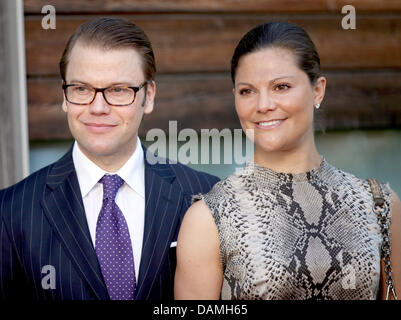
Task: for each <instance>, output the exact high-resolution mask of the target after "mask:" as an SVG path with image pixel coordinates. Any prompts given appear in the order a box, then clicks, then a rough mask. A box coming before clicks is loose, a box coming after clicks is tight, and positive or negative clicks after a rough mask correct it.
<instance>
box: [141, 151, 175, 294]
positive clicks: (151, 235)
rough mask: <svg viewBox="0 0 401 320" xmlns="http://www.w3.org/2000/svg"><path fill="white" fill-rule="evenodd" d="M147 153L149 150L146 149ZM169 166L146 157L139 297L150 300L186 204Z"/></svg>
mask: <svg viewBox="0 0 401 320" xmlns="http://www.w3.org/2000/svg"><path fill="white" fill-rule="evenodd" d="M145 154H146V150H145ZM174 180H175V174H174V172H173V171H172V169H171V168H170V166H169V165H160V164H155V165H151V164H149V163H148V162H147V160H146V157H145V230H144V239H143V246H142V257H141V263H140V269H139V279H138V287H137V291H136V299H138V300H146V299H147V298H148V295H149V293H150V290H151V288H152V286H153V283H154V281H155V280H156V276H157V275H158V274H159V271H160V268H161V267H162V264H163V262H164V261H165V257H166V255H167V253H168V250H169V248H170V243H171V241H172V240H173V237H174V234H175V232H176V225H177V220H178V219H179V216H180V215H179V213H180V211H181V206H182V203H183V201H182V200H183V194H182V192H181V190H180V189H179V188H178V187H177V186H176V185H175V184H174V183H173V182H174Z"/></svg>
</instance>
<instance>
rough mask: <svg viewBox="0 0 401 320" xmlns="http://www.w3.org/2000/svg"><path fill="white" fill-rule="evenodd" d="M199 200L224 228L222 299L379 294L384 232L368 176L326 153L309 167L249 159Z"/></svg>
mask: <svg viewBox="0 0 401 320" xmlns="http://www.w3.org/2000/svg"><path fill="white" fill-rule="evenodd" d="M381 186H382V189H383V192H384V194H385V201H386V202H387V204H388V205H389V204H390V202H391V199H390V198H391V190H390V187H389V186H388V184H382V185H381ZM199 199H203V200H204V201H205V202H206V204H207V205H208V206H209V208H210V210H211V212H212V214H213V217H214V220H215V223H216V225H217V229H218V232H219V239H220V258H221V262H222V266H223V272H224V280H223V286H222V293H221V298H222V299H286V300H288V299H341V300H345V299H376V298H377V294H378V289H379V279H380V245H381V241H382V238H381V233H380V229H379V225H378V222H377V217H376V215H375V214H374V213H373V212H372V204H373V202H372V195H371V192H370V188H369V184H368V182H367V181H366V180H362V179H359V178H357V177H355V176H354V175H352V174H349V173H346V172H343V171H341V170H339V169H337V168H335V167H333V166H332V165H330V164H329V163H327V162H326V160H324V159H323V161H322V162H321V164H320V166H319V167H318V168H316V169H313V170H311V171H309V172H306V173H302V174H286V173H276V172H274V171H272V170H270V169H268V168H264V167H261V166H259V165H257V164H256V163H254V162H248V163H247V164H246V166H245V167H244V168H243V169H242V170H241V171H240V172H238V173H236V174H233V175H231V176H229V177H228V178H226V179H225V180H222V181H220V182H219V183H217V184H216V185H215V186H214V187H213V189H212V190H211V191H210V192H209V193H207V194H205V195H197V196H195V197H194V198H193V200H194V201H196V200H199ZM389 217H391V213H390V215H389Z"/></svg>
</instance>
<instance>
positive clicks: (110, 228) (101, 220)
mask: <svg viewBox="0 0 401 320" xmlns="http://www.w3.org/2000/svg"><path fill="white" fill-rule="evenodd" d="M99 182H100V183H102V184H103V205H102V209H101V210H100V213H99V217H98V219H97V225H96V244H95V248H96V249H95V250H96V255H97V257H98V260H99V263H100V268H101V270H102V274H103V278H104V281H105V283H106V286H107V291H108V292H109V296H110V298H111V299H112V300H133V299H134V292H135V286H136V281H135V269H134V255H133V252H132V245H131V239H130V236H129V231H128V226H127V222H126V221H125V218H124V216H123V213H122V212H121V210H120V208H119V207H118V206H117V204H116V202H115V198H116V195H117V192H118V189H120V187H121V186H122V185H123V184H124V180H123V179H121V178H120V177H119V176H118V175H116V174H114V175H104V176H103V178H102V179H100V181H99Z"/></svg>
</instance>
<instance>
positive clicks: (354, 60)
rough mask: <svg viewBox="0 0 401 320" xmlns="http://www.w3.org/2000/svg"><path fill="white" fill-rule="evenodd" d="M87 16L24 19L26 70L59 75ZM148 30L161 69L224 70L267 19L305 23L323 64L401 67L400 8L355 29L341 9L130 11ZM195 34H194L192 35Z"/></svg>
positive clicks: (361, 22)
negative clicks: (346, 24)
mask: <svg viewBox="0 0 401 320" xmlns="http://www.w3.org/2000/svg"><path fill="white" fill-rule="evenodd" d="M90 18H92V16H90V17H89V16H87V17H78V18H76V17H58V19H57V29H56V30H51V29H48V30H44V29H42V27H41V20H40V17H27V18H26V20H25V32H26V54H27V70H28V71H27V72H28V75H30V76H31V75H58V74H59V70H58V62H59V59H60V57H61V54H62V51H63V50H64V47H65V44H66V42H67V40H68V38H69V37H70V35H71V34H72V33H73V32H74V30H75V29H76V28H77V27H78V26H79V25H80V24H81V23H83V22H84V21H86V20H89V19H90ZM127 18H129V19H130V20H132V21H134V22H135V23H137V24H138V25H139V26H140V27H142V28H143V30H145V32H146V33H147V34H148V36H149V38H150V40H151V42H152V44H153V48H154V52H155V56H156V64H157V68H158V71H159V73H171V72H172V73H175V72H215V71H218V72H224V71H228V70H229V68H230V59H231V56H232V54H233V51H234V48H235V46H236V45H237V43H238V41H239V40H240V38H241V37H242V36H243V35H244V33H245V32H247V31H248V30H250V29H251V28H252V27H254V26H256V25H257V24H260V23H262V22H264V21H272V20H287V19H289V20H290V21H292V22H295V23H297V24H299V25H301V26H303V27H304V28H305V29H306V30H307V31H308V33H309V34H310V36H311V38H312V39H313V40H314V42H315V44H316V46H317V49H318V51H319V54H320V56H321V64H322V67H323V68H325V69H332V70H335V69H372V68H401V14H400V15H395V16H392V17H387V16H384V17H383V16H360V17H358V19H357V26H356V27H357V28H356V30H343V29H342V28H341V18H342V16H341V15H316V16H313V17H303V16H299V15H298V16H297V15H294V16H291V17H289V16H279V15H257V16H254V15H250V16H247V15H242V16H236V17H234V16H222V15H207V16H198V15H197V16H188V15H178V16H177V15H169V16H157V17H155V16H148V15H143V16H135V17H132V16H129V17H127ZM194 35H196V36H194Z"/></svg>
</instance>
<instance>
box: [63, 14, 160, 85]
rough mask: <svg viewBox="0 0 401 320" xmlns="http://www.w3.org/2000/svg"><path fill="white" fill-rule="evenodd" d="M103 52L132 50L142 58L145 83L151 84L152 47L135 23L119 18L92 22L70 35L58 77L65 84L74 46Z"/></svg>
mask: <svg viewBox="0 0 401 320" xmlns="http://www.w3.org/2000/svg"><path fill="white" fill-rule="evenodd" d="M77 41H79V42H82V43H83V44H85V45H93V46H96V47H100V48H102V49H104V50H110V49H122V48H128V49H129V48H132V49H136V50H137V52H138V53H139V54H140V55H141V57H142V63H143V73H144V75H145V80H153V77H154V74H155V72H156V65H155V57H154V54H153V49H152V45H151V43H150V41H149V39H148V37H147V36H146V34H145V32H144V31H143V30H142V29H141V28H139V27H138V26H137V25H135V24H134V23H132V22H130V21H127V20H124V19H120V18H95V19H93V20H90V21H88V22H85V23H83V24H82V25H80V26H79V27H78V29H77V30H76V31H75V32H74V33H73V34H72V36H71V37H70V39H69V40H68V42H67V45H66V47H65V49H64V52H63V55H62V56H61V59H60V74H61V78H62V79H63V81H64V82H65V81H66V80H65V77H66V70H67V65H68V61H69V57H70V54H71V50H72V48H73V47H74V45H75V44H76V42H77Z"/></svg>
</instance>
